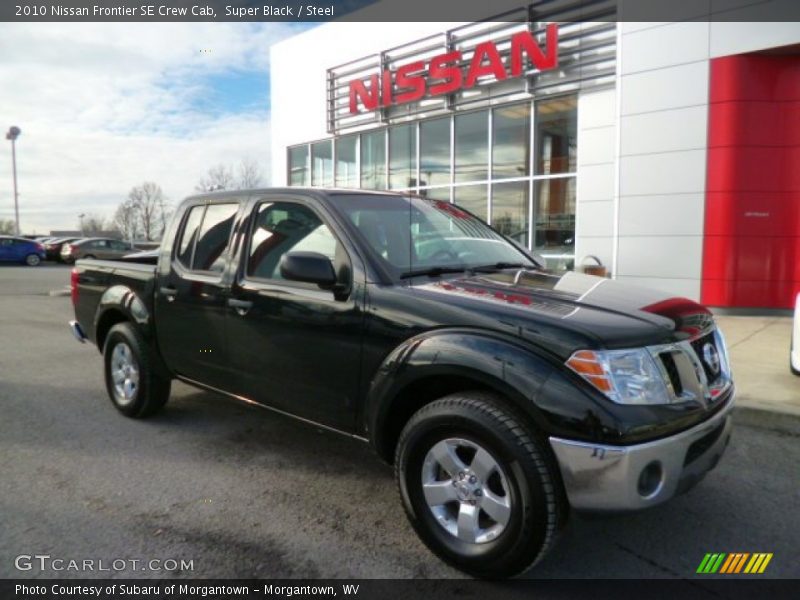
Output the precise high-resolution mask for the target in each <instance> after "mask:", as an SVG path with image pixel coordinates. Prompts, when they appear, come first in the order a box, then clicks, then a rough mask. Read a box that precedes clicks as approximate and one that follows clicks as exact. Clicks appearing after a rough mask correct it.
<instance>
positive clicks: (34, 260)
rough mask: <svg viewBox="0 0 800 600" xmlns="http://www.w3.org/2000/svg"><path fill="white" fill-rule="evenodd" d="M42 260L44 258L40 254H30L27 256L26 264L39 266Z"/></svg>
mask: <svg viewBox="0 0 800 600" xmlns="http://www.w3.org/2000/svg"><path fill="white" fill-rule="evenodd" d="M41 262H42V259H41V257H40V256H39V255H38V254H28V256H26V257H25V264H26V265H28V266H29V267H38V266H39V263H41Z"/></svg>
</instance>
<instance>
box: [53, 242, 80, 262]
mask: <svg viewBox="0 0 800 600" xmlns="http://www.w3.org/2000/svg"><path fill="white" fill-rule="evenodd" d="M79 239H81V238H77V237H61V238H53V239H51V240H49V241H47V242H45V243H44V249H45V252H46V253H47V260H61V248H62V247H63V246H64V244H69V243H72V242H74V241H76V240H79Z"/></svg>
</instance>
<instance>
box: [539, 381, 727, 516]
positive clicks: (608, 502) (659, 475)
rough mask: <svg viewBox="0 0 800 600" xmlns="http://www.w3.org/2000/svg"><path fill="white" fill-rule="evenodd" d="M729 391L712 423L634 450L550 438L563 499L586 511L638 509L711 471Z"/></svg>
mask: <svg viewBox="0 0 800 600" xmlns="http://www.w3.org/2000/svg"><path fill="white" fill-rule="evenodd" d="M732 408H733V391H731V393H730V395H729V397H728V398H727V399H725V405H724V406H723V407H722V408H721V409H720V410H718V411H717V412H716V413H715V414H714V415H713V416H712V417H711V418H710V419H708V420H706V421H704V422H702V423H700V424H699V425H696V426H694V427H692V428H691V429H687V430H685V431H682V432H680V433H677V434H675V435H672V436H670V437H667V438H663V439H660V440H655V441H653V442H646V443H644V444H636V445H633V446H607V445H602V444H591V443H586V442H576V441H573V440H565V439H561V438H555V437H551V438H550V445H551V446H552V448H553V452H554V453H555V455H556V459H557V461H558V465H559V468H560V469H561V477H562V479H563V481H564V487H565V489H566V493H567V498H568V499H569V502H570V504H571V505H572V507H573V508H575V509H578V510H587V511H626V510H638V509H642V508H647V507H649V506H654V505H656V504H660V503H662V502H666V501H667V500H669V499H670V498H672V497H673V496H675V495H676V494H679V493H681V492H684V491H686V490H688V489H689V488H691V487H692V486H693V485H694V484H695V483H697V482H698V481H700V480H701V479H702V478H703V476H704V475H705V474H706V473H707V472H708V471H710V470H711V469H713V468H714V467H715V466H716V465H717V462H719V459H720V457H721V456H722V454H723V452H724V451H725V447H726V446H727V445H728V442H729V441H730V435H731V428H732V422H731V415H730V413H731V409H732Z"/></svg>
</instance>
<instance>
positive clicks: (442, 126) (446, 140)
mask: <svg viewBox="0 0 800 600" xmlns="http://www.w3.org/2000/svg"><path fill="white" fill-rule="evenodd" d="M419 131H420V133H419V178H420V180H421V185H443V184H448V183H450V118H449V117H445V118H443V119H432V120H430V121H423V122H422V123H420V126H419Z"/></svg>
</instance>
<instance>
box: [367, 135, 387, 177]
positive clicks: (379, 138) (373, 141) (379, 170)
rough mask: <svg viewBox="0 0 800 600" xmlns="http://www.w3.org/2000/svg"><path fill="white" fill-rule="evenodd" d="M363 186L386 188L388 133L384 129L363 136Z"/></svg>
mask: <svg viewBox="0 0 800 600" xmlns="http://www.w3.org/2000/svg"><path fill="white" fill-rule="evenodd" d="M361 187H362V188H365V189H370V190H383V189H386V134H385V132H384V131H376V132H374V133H365V134H364V135H362V136H361Z"/></svg>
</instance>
